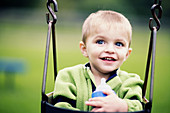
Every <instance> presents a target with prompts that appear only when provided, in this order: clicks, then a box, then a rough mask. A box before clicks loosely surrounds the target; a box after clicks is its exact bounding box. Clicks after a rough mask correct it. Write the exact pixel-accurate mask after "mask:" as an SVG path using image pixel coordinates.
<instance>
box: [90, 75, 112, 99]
mask: <svg viewBox="0 0 170 113" xmlns="http://www.w3.org/2000/svg"><path fill="white" fill-rule="evenodd" d="M103 90H111V91H113V90H112V89H111V87H110V86H109V85H107V84H106V79H105V78H102V79H101V83H100V85H99V86H98V87H97V88H96V90H95V91H94V92H93V93H92V98H94V97H105V96H107V95H106V94H104V93H103Z"/></svg>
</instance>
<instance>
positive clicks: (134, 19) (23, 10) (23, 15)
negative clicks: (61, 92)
mask: <svg viewBox="0 0 170 113" xmlns="http://www.w3.org/2000/svg"><path fill="white" fill-rule="evenodd" d="M57 2H58V8H59V11H58V13H56V14H57V17H58V21H57V24H56V36H57V52H58V58H57V61H58V62H57V63H58V70H60V69H63V68H65V67H68V66H73V65H76V64H80V63H83V64H84V63H86V62H87V59H86V58H84V57H83V55H81V53H80V50H79V41H80V40H81V26H82V24H83V21H84V20H85V18H86V17H87V16H88V15H89V14H90V13H92V12H95V11H97V10H99V9H104V10H105V9H109V10H115V11H118V12H120V13H122V14H123V15H125V16H126V17H127V18H128V19H129V20H130V22H131V24H132V26H133V41H132V48H133V52H132V54H131V56H130V57H129V59H128V60H127V61H126V62H125V63H124V64H123V66H122V67H121V69H122V70H126V71H128V72H133V73H137V74H139V75H140V76H141V79H144V73H145V65H146V58H147V51H148V44H149V38H150V29H149V27H148V23H149V18H150V17H152V15H151V12H150V7H151V6H152V4H153V2H154V1H153V0H130V1H129V0H57ZM162 7H163V15H162V19H161V23H162V25H161V28H160V30H159V31H158V35H157V51H156V67H155V81H154V83H155V84H154V95H153V108H152V113H169V112H170V109H169V104H170V98H169V96H170V88H169V83H168V81H169V79H170V70H169V64H170V63H169V62H170V45H169V43H170V33H169V31H170V27H169V25H170V21H169V20H170V13H169V12H170V1H168V0H166V1H165V0H162ZM46 12H47V9H46V0H3V1H1V3H0V113H23V112H24V113H40V112H41V88H42V76H43V68H44V58H45V47H46V36H47V27H48V26H47V23H46V16H45V14H46ZM48 66H49V67H48V74H47V75H48V77H47V85H46V87H47V88H46V93H49V92H51V91H53V87H54V79H53V60H52V51H51V50H50V56H49V65H48ZM148 93H149V87H148V91H147V98H148Z"/></svg>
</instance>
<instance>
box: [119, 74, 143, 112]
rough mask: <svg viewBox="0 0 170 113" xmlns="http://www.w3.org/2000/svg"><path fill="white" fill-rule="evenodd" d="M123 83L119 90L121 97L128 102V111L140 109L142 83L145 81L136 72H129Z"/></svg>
mask: <svg viewBox="0 0 170 113" xmlns="http://www.w3.org/2000/svg"><path fill="white" fill-rule="evenodd" d="M125 75H127V74H126V73H125ZM122 80H123V81H122V85H121V87H120V90H119V92H118V94H119V96H120V98H122V99H124V100H125V101H126V102H127V104H128V111H140V110H143V107H142V103H141V102H142V85H143V81H142V80H141V79H140V77H139V76H138V75H136V74H128V75H127V76H124V77H123V79H122Z"/></svg>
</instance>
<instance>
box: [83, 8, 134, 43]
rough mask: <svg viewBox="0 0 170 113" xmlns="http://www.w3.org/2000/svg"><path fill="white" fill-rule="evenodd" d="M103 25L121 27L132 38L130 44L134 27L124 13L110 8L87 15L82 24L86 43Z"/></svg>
mask: <svg viewBox="0 0 170 113" xmlns="http://www.w3.org/2000/svg"><path fill="white" fill-rule="evenodd" d="M101 25H102V26H103V25H104V26H106V27H111V26H115V27H116V28H118V29H120V28H121V29H120V30H123V31H124V32H125V33H127V36H128V38H129V39H130V42H129V46H130V43H131V37H132V27H131V24H130V22H129V21H128V19H127V18H126V17H125V16H123V15H122V14H120V13H118V12H115V11H110V10H100V11H97V12H96V13H92V14H90V15H89V16H88V17H87V19H86V20H85V21H84V24H83V26H82V41H83V42H84V43H86V39H87V37H88V36H89V35H90V34H91V33H93V32H94V31H95V29H97V28H98V27H100V26H101Z"/></svg>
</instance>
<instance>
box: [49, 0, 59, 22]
mask: <svg viewBox="0 0 170 113" xmlns="http://www.w3.org/2000/svg"><path fill="white" fill-rule="evenodd" d="M51 3H52V4H53V5H54V11H55V12H58V5H57V2H56V0H48V1H47V9H48V11H49V12H50V14H51V16H52V18H53V20H50V18H49V13H47V14H46V18H47V23H49V22H50V21H51V22H52V23H53V24H55V23H56V21H57V16H56V14H55V13H54V11H53V10H52V8H51V6H50V4H51Z"/></svg>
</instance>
